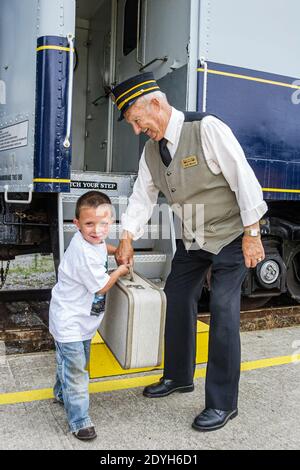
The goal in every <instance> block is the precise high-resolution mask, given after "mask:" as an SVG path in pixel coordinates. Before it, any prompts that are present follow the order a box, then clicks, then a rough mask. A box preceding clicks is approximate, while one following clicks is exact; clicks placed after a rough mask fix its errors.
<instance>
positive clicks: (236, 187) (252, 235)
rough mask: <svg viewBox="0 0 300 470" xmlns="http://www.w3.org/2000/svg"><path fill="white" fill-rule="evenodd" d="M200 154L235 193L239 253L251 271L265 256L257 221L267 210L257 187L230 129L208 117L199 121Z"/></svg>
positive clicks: (259, 188) (258, 186)
mask: <svg viewBox="0 0 300 470" xmlns="http://www.w3.org/2000/svg"><path fill="white" fill-rule="evenodd" d="M201 136H202V142H203V150H204V155H205V158H206V160H207V163H208V166H209V167H210V169H211V170H212V171H213V172H214V173H216V174H218V173H220V172H222V173H223V175H224V177H225V179H226V180H227V182H228V184H229V186H230V188H231V189H232V191H234V192H235V194H236V198H237V202H238V205H239V207H240V211H241V219H242V222H243V226H244V236H243V254H244V258H245V264H246V266H247V267H248V268H255V266H256V265H257V263H259V262H260V261H262V260H263V259H264V257H265V253H264V248H263V245H262V242H261V238H260V231H259V220H260V219H261V217H262V216H263V215H264V214H265V213H266V211H267V209H268V207H267V204H266V203H265V201H264V200H263V193H262V189H261V186H260V184H259V182H258V180H257V178H256V176H255V174H254V172H253V170H252V168H251V166H250V165H249V163H248V162H247V159H246V157H245V154H244V151H243V149H242V147H241V145H240V144H239V142H238V141H237V139H236V137H235V136H234V134H233V133H232V131H231V129H230V128H229V127H228V126H227V125H226V124H225V123H223V122H222V121H220V120H219V119H216V118H214V117H212V116H209V117H206V118H204V119H203V121H202V126H201Z"/></svg>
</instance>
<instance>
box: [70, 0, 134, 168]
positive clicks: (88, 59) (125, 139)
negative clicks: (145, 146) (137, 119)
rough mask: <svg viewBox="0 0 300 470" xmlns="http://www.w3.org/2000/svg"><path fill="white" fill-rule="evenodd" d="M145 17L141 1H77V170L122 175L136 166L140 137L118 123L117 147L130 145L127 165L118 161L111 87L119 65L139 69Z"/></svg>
mask: <svg viewBox="0 0 300 470" xmlns="http://www.w3.org/2000/svg"><path fill="white" fill-rule="evenodd" d="M141 17H142V9H141V4H140V2H139V0H121V1H116V0H77V2H76V34H75V35H76V43H75V46H76V64H75V74H74V93H73V126H72V127H73V163H72V170H79V171H97V172H111V171H115V172H119V173H120V172H134V171H136V170H137V161H138V160H137V159H138V151H139V143H138V139H135V138H134V136H132V135H131V132H130V129H129V128H128V127H127V126H126V124H125V123H121V124H118V129H117V132H119V131H120V132H121V134H122V138H121V140H122V145H121V146H120V148H118V149H115V151H116V152H120V151H122V149H123V148H124V144H125V146H126V149H127V152H126V154H127V157H126V162H124V160H123V159H121V160H120V161H122V162H123V163H121V164H120V165H119V166H118V165H117V166H116V165H115V162H114V161H113V157H112V155H113V132H114V124H115V120H116V119H117V115H116V113H115V110H114V104H113V103H112V102H111V100H110V99H109V87H110V86H111V85H113V84H114V83H115V75H116V73H115V72H116V66H117V68H118V70H119V72H120V69H122V75H123V76H125V77H126V76H129V75H130V74H134V73H138V67H139V65H138V63H137V62H136V48H137V44H138V42H139V40H140V38H139V34H138V30H139V28H140V27H141ZM118 75H120V73H119V74H118ZM119 140H120V139H119ZM132 155H135V157H134V158H133V157H132Z"/></svg>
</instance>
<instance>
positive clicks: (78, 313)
mask: <svg viewBox="0 0 300 470" xmlns="http://www.w3.org/2000/svg"><path fill="white" fill-rule="evenodd" d="M108 281H109V275H108V274H107V248H106V244H105V242H103V243H100V244H98V245H93V244H91V243H89V242H87V241H86V240H85V239H84V238H83V236H82V234H81V233H80V232H77V233H76V234H75V235H74V236H73V238H72V240H71V243H70V244H69V246H68V248H67V250H66V252H65V254H64V256H63V259H62V261H61V263H60V265H59V268H58V282H57V284H56V285H55V286H54V287H53V289H52V298H51V302H50V310H49V330H50V333H51V334H52V336H53V337H54V339H55V340H56V341H58V342H61V343H71V342H73V341H86V340H88V339H91V338H92V337H93V336H94V335H95V333H96V330H97V328H98V327H99V325H100V323H101V320H102V318H103V315H104V313H100V315H99V316H96V315H93V314H91V310H92V304H93V300H94V298H95V293H96V292H97V291H99V290H101V289H103V287H104V286H105V285H106V284H107V282H108Z"/></svg>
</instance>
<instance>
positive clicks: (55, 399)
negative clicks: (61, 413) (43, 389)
mask: <svg viewBox="0 0 300 470" xmlns="http://www.w3.org/2000/svg"><path fill="white" fill-rule="evenodd" d="M53 403H58V404H59V405H62V406H64V401H63V400H60V399H59V398H53Z"/></svg>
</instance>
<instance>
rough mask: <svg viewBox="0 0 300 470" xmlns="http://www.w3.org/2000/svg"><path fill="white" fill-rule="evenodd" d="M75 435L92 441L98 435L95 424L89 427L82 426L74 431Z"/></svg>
mask: <svg viewBox="0 0 300 470" xmlns="http://www.w3.org/2000/svg"><path fill="white" fill-rule="evenodd" d="M73 434H74V436H75V437H77V439H80V440H81V441H90V440H92V439H95V438H96V437H97V434H96V431H95V428H94V426H90V427H89V428H82V429H79V430H78V431H76V432H73Z"/></svg>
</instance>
